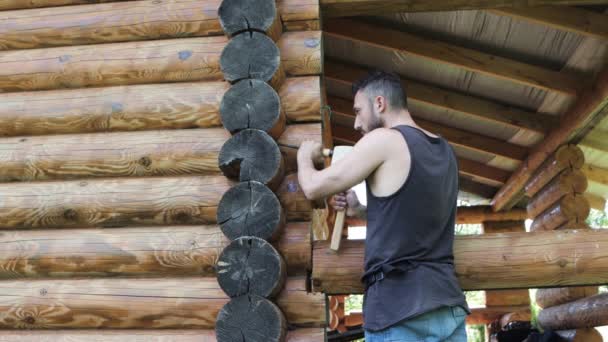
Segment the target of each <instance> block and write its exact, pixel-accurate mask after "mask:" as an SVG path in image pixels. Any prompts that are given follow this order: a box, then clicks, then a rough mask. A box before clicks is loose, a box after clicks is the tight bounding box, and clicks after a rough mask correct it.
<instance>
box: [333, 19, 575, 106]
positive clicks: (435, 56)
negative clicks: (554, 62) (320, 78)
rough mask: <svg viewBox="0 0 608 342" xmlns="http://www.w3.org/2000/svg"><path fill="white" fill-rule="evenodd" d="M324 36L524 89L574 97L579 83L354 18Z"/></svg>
mask: <svg viewBox="0 0 608 342" xmlns="http://www.w3.org/2000/svg"><path fill="white" fill-rule="evenodd" d="M324 30H325V31H326V32H325V34H326V35H327V36H330V37H334V38H337V39H346V40H351V41H356V42H359V43H361V44H367V45H373V46H375V47H378V48H382V49H386V50H388V51H394V52H399V53H406V54H410V55H414V56H418V57H420V58H424V59H427V60H429V61H432V62H435V63H441V64H446V65H451V66H454V67H457V68H461V69H465V70H469V71H472V72H477V73H481V74H485V75H488V76H491V77H495V78H499V79H504V80H508V81H511V82H515V83H518V84H521V85H525V86H531V87H535V88H538V89H543V90H548V91H555V92H558V93H561V94H565V95H570V96H576V95H577V92H578V90H579V89H578V86H579V85H581V84H584V82H583V80H581V79H579V78H578V77H575V76H573V75H571V74H567V73H563V72H559V71H553V70H549V69H546V68H543V67H538V66H535V65H531V64H526V63H522V62H518V61H515V60H512V59H508V58H503V57H500V56H496V55H491V54H487V53H484V52H480V51H477V50H473V49H468V48H464V47H460V46H456V45H452V44H448V43H445V42H441V41H437V40H431V39H425V38H422V37H418V36H416V35H413V34H410V33H407V32H403V31H398V30H394V29H390V28H386V27H383V26H380V25H375V24H370V23H366V22H363V21H360V20H356V19H345V18H335V19H331V20H327V21H326V22H325V24H324Z"/></svg>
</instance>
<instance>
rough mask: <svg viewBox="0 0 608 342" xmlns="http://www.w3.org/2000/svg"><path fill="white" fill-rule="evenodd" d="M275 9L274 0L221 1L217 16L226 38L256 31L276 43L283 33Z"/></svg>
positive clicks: (278, 15)
mask: <svg viewBox="0 0 608 342" xmlns="http://www.w3.org/2000/svg"><path fill="white" fill-rule="evenodd" d="M277 7H278V6H277V4H276V1H275V0H257V1H253V2H252V1H241V0H223V1H222V3H221V4H220V6H219V9H218V10H217V15H218V17H219V20H220V24H221V26H222V29H223V30H224V32H225V33H226V35H227V36H228V37H231V38H235V36H236V35H238V34H240V33H243V32H245V31H250V32H251V31H257V32H262V33H264V34H265V35H267V36H269V37H270V38H272V40H274V41H277V40H278V39H279V37H281V34H282V33H283V25H282V23H281V15H280V14H279V13H278V9H277Z"/></svg>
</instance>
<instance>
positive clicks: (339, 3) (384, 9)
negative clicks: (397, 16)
mask: <svg viewBox="0 0 608 342" xmlns="http://www.w3.org/2000/svg"><path fill="white" fill-rule="evenodd" d="M13 1H15V0H13ZM54 1H58V0H54ZM320 3H321V9H322V15H323V16H324V17H347V16H348V17H351V16H358V15H376V14H377V15H380V14H390V13H397V12H431V11H461V10H474V9H486V8H512V7H515V8H518V7H533V6H549V5H550V6H569V5H572V6H574V5H592V4H599V5H602V4H606V3H607V2H606V0H525V1H520V0H506V1H505V0H476V1H466V0H457V1H454V0H433V1H418V0H320Z"/></svg>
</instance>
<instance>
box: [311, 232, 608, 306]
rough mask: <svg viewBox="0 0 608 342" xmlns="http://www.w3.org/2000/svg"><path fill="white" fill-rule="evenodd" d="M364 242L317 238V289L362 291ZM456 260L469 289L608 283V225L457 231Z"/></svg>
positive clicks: (314, 278) (459, 274)
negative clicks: (335, 249)
mask: <svg viewBox="0 0 608 342" xmlns="http://www.w3.org/2000/svg"><path fill="white" fill-rule="evenodd" d="M364 243H365V241H362V240H346V241H344V243H343V246H342V249H341V250H340V253H339V254H335V253H332V252H331V251H329V246H328V242H326V241H316V242H314V243H313V260H314V264H313V270H312V281H313V288H314V290H315V291H321V292H325V293H328V294H333V293H336V294H340V293H350V294H354V293H362V291H363V287H362V284H361V282H360V277H361V276H362V274H363V255H364ZM454 265H455V271H456V276H457V277H458V280H459V281H460V286H461V287H462V288H463V290H492V289H515V288H535V287H555V286H579V285H580V286H587V285H599V284H605V283H607V282H608V230H605V229H599V230H593V229H584V230H562V231H545V232H534V233H525V232H522V233H509V234H482V235H468V236H456V237H455V241H454Z"/></svg>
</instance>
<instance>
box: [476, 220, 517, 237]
mask: <svg viewBox="0 0 608 342" xmlns="http://www.w3.org/2000/svg"><path fill="white" fill-rule="evenodd" d="M482 229H483V233H484V234H492V233H511V232H525V231H526V221H525V220H508V221H483V222H482Z"/></svg>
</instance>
